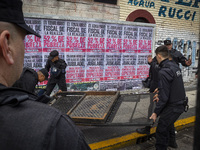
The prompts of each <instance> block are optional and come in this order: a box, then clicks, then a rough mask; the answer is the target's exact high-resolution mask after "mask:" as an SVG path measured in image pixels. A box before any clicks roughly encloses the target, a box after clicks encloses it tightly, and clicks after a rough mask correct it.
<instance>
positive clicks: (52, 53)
mask: <svg viewBox="0 0 200 150" xmlns="http://www.w3.org/2000/svg"><path fill="white" fill-rule="evenodd" d="M58 55H59V53H58V51H57V50H53V51H51V53H50V54H49V57H48V59H49V60H52V59H53V58H54V57H56V56H58Z"/></svg>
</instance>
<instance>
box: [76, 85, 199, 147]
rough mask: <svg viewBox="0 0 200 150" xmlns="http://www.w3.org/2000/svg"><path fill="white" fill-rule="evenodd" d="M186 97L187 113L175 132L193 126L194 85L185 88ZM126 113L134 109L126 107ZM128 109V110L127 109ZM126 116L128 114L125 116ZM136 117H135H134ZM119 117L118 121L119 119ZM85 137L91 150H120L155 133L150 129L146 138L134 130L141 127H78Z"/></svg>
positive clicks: (182, 117)
mask: <svg viewBox="0 0 200 150" xmlns="http://www.w3.org/2000/svg"><path fill="white" fill-rule="evenodd" d="M185 89H186V95H187V96H188V98H189V111H188V112H187V113H183V114H182V115H181V116H180V117H179V119H178V120H177V121H176V123H175V127H176V130H177V131H179V130H182V129H184V128H186V127H189V126H193V125H194V121H195V106H196V85H189V86H185ZM125 107H127V108H126V109H127V111H129V109H130V108H132V107H134V106H131V105H128V104H127V105H126V106H125ZM128 108H129V109H128ZM138 109H141V110H142V111H145V109H148V105H146V106H145V107H144V105H140V108H139V107H138ZM120 115H122V116H120V117H121V118H123V119H121V120H122V121H126V117H127V118H129V117H130V116H126V113H125V114H120ZM127 115H128V114H127ZM136 116H137V115H136ZM120 117H119V119H120ZM79 127H80V129H81V130H82V132H83V133H84V135H85V138H86V141H87V142H88V143H89V146H90V147H91V149H93V150H97V149H120V148H122V147H127V146H130V145H134V144H137V143H140V142H142V141H143V140H145V139H147V138H149V137H151V136H152V135H153V134H154V133H155V131H156V127H153V128H151V135H149V136H148V137H147V135H145V134H138V133H137V132H136V129H137V128H138V127H141V126H116V127H115V126H106V127H102V126H101V127H98V126H79Z"/></svg>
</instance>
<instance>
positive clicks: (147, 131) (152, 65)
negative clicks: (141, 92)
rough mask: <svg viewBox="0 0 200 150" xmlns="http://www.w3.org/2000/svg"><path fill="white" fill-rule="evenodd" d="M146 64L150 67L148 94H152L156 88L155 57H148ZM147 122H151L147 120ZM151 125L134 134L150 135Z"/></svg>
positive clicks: (150, 111) (149, 113)
mask: <svg viewBox="0 0 200 150" xmlns="http://www.w3.org/2000/svg"><path fill="white" fill-rule="evenodd" d="M148 64H149V65H150V68H149V78H150V84H149V92H150V93H153V92H154V91H155V89H156V88H157V87H158V70H159V66H158V62H157V59H156V57H154V58H153V59H152V56H148ZM153 105H154V104H153V97H151V100H150V105H149V107H148V118H149V117H150V116H151V113H152V109H153ZM149 121H151V120H150V119H149ZM150 129H151V125H148V126H145V127H144V128H137V129H136V132H138V133H140V134H150Z"/></svg>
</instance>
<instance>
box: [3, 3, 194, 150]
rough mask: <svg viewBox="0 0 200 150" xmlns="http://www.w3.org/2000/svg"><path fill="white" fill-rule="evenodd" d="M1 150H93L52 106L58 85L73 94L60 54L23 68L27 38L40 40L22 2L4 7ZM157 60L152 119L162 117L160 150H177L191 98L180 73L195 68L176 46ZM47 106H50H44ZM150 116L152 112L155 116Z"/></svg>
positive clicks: (162, 50) (160, 51) (161, 50)
mask: <svg viewBox="0 0 200 150" xmlns="http://www.w3.org/2000/svg"><path fill="white" fill-rule="evenodd" d="M0 12H1V13H0V64H1V65H0V111H1V113H0V120H1V121H0V122H1V123H0V133H1V136H0V149H2V150H4V149H5V150H22V149H29V150H32V149H36V150H40V149H49V150H53V149H55V150H62V149H69V150H86V149H90V147H89V146H88V144H87V143H86V141H85V139H84V136H83V134H82V132H81V131H80V130H79V129H78V128H77V127H76V126H75V124H74V123H73V121H72V120H71V119H70V118H69V117H68V116H67V115H63V114H61V112H60V111H58V110H57V109H55V108H52V107H50V106H48V105H46V104H44V103H47V102H49V100H50V99H49V98H48V96H50V94H51V92H52V90H53V89H54V87H55V85H56V84H57V85H58V86H59V92H62V91H67V87H66V82H65V81H66V79H65V73H66V72H65V70H66V67H67V63H66V62H65V61H64V60H63V59H61V58H59V52H58V51H57V50H53V51H51V52H50V54H49V57H48V60H47V62H46V65H45V68H42V69H40V70H39V71H37V72H36V71H35V70H33V69H31V68H23V62H24V38H25V36H26V35H27V34H34V35H35V36H37V37H41V36H40V35H39V34H38V33H36V32H35V31H33V30H32V29H31V28H30V27H29V26H28V25H27V24H26V23H25V21H24V17H23V12H22V1H21V0H1V1H0ZM155 54H156V56H155V57H154V58H152V57H148V63H149V65H150V70H149V78H150V83H149V89H150V90H149V91H150V93H155V96H154V98H153V99H152V100H151V101H152V102H151V104H150V106H149V109H151V108H152V104H153V102H156V107H155V109H154V111H153V114H150V113H149V114H148V115H149V119H150V120H153V121H154V122H155V121H156V119H157V118H158V116H159V121H158V125H157V129H156V149H157V150H166V149H167V147H168V146H170V147H173V148H177V147H178V145H177V144H176V138H175V128H174V122H175V121H176V120H177V119H178V117H179V116H180V115H181V114H182V113H183V112H184V111H185V107H186V106H187V98H186V95H185V89H184V84H183V79H182V74H181V69H180V68H179V63H181V64H182V65H183V66H190V65H191V60H190V59H186V58H185V57H184V56H183V55H182V54H181V53H180V52H179V51H177V50H175V49H172V43H171V41H170V40H165V41H164V45H162V46H159V47H158V48H156V50H155ZM45 80H48V83H47V87H46V90H45V93H43V94H44V95H47V97H43V98H42V100H41V98H38V96H37V95H36V94H35V93H34V92H35V86H36V84H37V83H38V82H43V81H45ZM41 102H44V103H41ZM149 112H150V111H149ZM150 129H151V126H146V127H144V128H139V129H137V132H138V133H141V134H150Z"/></svg>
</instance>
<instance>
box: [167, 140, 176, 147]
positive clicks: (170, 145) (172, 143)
mask: <svg viewBox="0 0 200 150" xmlns="http://www.w3.org/2000/svg"><path fill="white" fill-rule="evenodd" d="M168 146H169V147H172V148H178V145H177V143H176V140H169V144H168Z"/></svg>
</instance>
